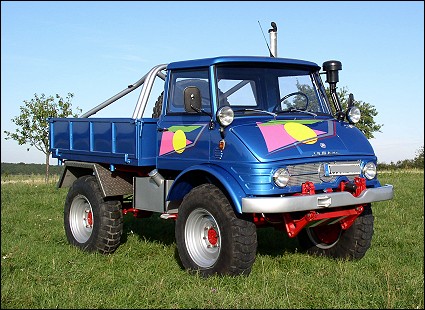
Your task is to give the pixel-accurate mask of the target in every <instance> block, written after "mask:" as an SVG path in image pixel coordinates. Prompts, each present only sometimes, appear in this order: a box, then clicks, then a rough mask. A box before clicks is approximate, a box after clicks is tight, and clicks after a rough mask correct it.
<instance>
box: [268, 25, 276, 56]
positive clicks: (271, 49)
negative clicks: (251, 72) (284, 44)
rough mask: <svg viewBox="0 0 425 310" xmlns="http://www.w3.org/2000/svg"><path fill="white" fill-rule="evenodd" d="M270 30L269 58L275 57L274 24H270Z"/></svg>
mask: <svg viewBox="0 0 425 310" xmlns="http://www.w3.org/2000/svg"><path fill="white" fill-rule="evenodd" d="M271 26H272V28H270V29H269V34H270V57H277V26H276V23H275V22H271Z"/></svg>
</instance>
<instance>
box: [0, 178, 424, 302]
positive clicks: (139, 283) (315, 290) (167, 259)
mask: <svg viewBox="0 0 425 310" xmlns="http://www.w3.org/2000/svg"><path fill="white" fill-rule="evenodd" d="M41 180H43V178H42V177H41ZM7 181H9V182H7ZM11 181H13V182H11ZM380 181H381V183H382V184H385V183H389V184H393V185H394V188H395V195H394V199H393V200H391V201H382V202H378V203H375V204H374V205H373V206H372V207H373V212H374V216H375V226H374V231H375V233H374V237H373V240H372V246H371V248H370V249H369V251H368V252H367V253H366V256H365V257H364V258H363V259H361V260H359V261H354V262H353V261H340V260H332V259H328V258H323V257H312V256H308V255H306V254H303V253H300V252H299V251H298V243H297V241H296V240H295V239H289V238H288V237H286V236H284V235H283V234H282V233H281V232H278V231H274V230H273V229H268V228H267V229H260V230H259V231H258V240H259V247H258V253H257V258H256V261H255V263H254V266H253V269H252V272H251V274H250V275H249V276H248V277H244V276H240V277H211V278H208V279H204V278H201V277H198V276H196V275H195V276H194V275H190V274H188V273H187V272H186V271H184V270H182V269H181V267H180V266H179V263H178V260H177V259H176V244H175V239H174V223H173V221H171V220H169V221H165V220H162V219H160V218H159V217H158V216H153V217H151V218H149V219H133V218H132V216H131V214H127V215H126V216H125V218H124V219H125V226H124V235H123V240H122V244H121V246H120V247H119V248H118V250H117V251H116V252H115V253H114V254H112V255H101V254H96V253H94V254H89V253H85V252H82V251H80V250H78V249H76V248H74V247H72V246H70V245H69V244H68V243H67V241H66V237H65V233H64V229H63V204H64V200H65V196H66V194H67V189H56V187H55V182H53V181H52V182H51V183H49V184H44V183H43V182H42V181H40V182H38V181H34V180H25V179H23V178H21V180H20V181H19V180H17V178H15V179H14V178H10V180H6V179H3V178H2V184H1V308H2V309H6V308H21V309H33V308H62V309H64V308H84V309H87V308H110V309H113V308H173V309H179V308H233V309H235V308H244V309H248V308H252V309H253V308H257V309H259V308H262V309H265V308H291V309H301V308H303V309H312V308H322V309H324V308H333V309H353V308H359V309H365V308H374V309H388V308H392V309H396V308H397V309H401V308H403V309H421V308H422V309H423V308H424V174H423V170H422V171H397V172H389V173H382V174H381V175H380Z"/></svg>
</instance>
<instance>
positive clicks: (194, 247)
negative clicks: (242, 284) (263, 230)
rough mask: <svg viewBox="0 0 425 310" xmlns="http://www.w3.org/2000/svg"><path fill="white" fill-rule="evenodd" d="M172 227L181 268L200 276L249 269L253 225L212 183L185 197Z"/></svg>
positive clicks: (254, 240)
mask: <svg viewBox="0 0 425 310" xmlns="http://www.w3.org/2000/svg"><path fill="white" fill-rule="evenodd" d="M175 229H176V241H177V249H178V253H179V257H180V260H181V262H182V265H183V266H184V268H186V269H188V270H190V271H192V272H200V274H201V275H202V276H210V275H213V274H219V275H225V274H228V275H239V274H245V275H248V274H249V273H250V272H251V268H252V264H253V263H254V261H255V255H256V251H257V232H256V227H255V225H254V224H253V223H252V222H249V221H247V220H244V219H240V218H238V217H237V216H236V215H235V213H234V211H233V208H232V206H231V205H230V203H229V201H228V199H227V198H226V196H225V195H224V194H223V193H222V192H221V191H220V190H219V189H218V188H217V187H216V186H214V185H212V184H204V185H200V186H198V187H195V188H194V189H192V190H191V191H190V192H189V194H187V195H186V196H185V198H184V200H183V202H182V204H181V206H180V208H179V213H178V217H177V222H176V228H175Z"/></svg>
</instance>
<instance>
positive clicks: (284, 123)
mask: <svg viewBox="0 0 425 310" xmlns="http://www.w3.org/2000/svg"><path fill="white" fill-rule="evenodd" d="M319 122H323V121H319V120H272V121H268V122H265V123H260V122H258V123H257V126H258V128H259V129H260V131H261V134H262V135H263V138H264V141H265V142H266V146H267V151H268V152H269V153H271V152H275V151H276V152H277V151H280V150H283V149H286V148H289V147H292V146H295V145H297V144H300V143H303V144H315V143H316V142H317V141H318V139H321V138H327V137H332V136H334V135H335V129H334V126H333V125H332V122H331V121H327V123H328V126H327V131H322V130H317V129H312V128H311V127H309V126H308V125H310V126H311V125H313V124H316V123H319Z"/></svg>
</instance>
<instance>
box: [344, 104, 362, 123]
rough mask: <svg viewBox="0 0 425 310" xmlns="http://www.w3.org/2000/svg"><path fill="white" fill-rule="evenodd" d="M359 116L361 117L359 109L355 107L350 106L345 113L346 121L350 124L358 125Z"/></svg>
mask: <svg viewBox="0 0 425 310" xmlns="http://www.w3.org/2000/svg"><path fill="white" fill-rule="evenodd" d="M360 116H361V113H360V109H359V108H358V107H356V106H352V107H351V108H350V109H348V111H347V119H348V121H349V122H350V123H351V124H356V123H358V122H359V120H360Z"/></svg>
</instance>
